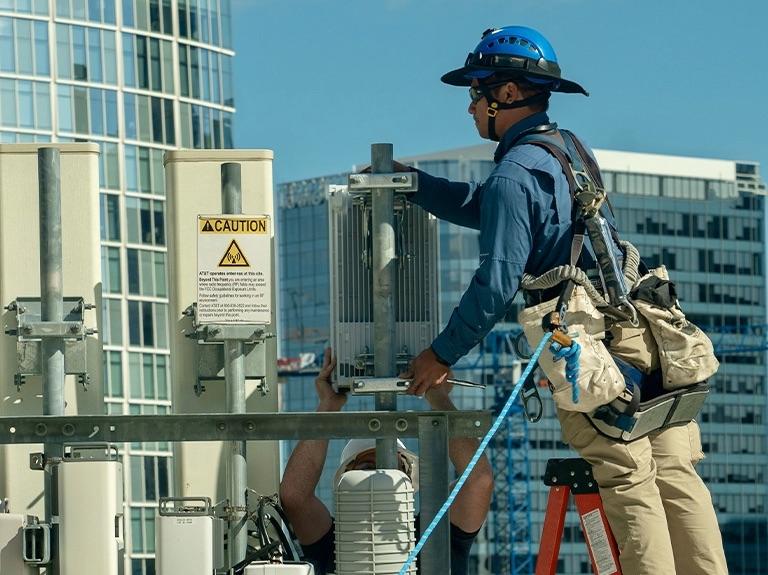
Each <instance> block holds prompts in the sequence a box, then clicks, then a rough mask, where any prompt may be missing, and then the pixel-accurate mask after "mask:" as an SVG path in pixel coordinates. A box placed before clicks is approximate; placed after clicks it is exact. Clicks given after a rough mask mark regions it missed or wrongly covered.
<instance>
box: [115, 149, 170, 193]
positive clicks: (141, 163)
mask: <svg viewBox="0 0 768 575" xmlns="http://www.w3.org/2000/svg"><path fill="white" fill-rule="evenodd" d="M125 178H126V189H128V190H129V191H131V192H141V193H144V194H155V195H159V196H162V195H165V171H164V169H163V150H158V149H157V148H145V147H143V146H132V145H130V144H126V146H125Z"/></svg>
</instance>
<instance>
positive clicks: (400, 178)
mask: <svg viewBox="0 0 768 575" xmlns="http://www.w3.org/2000/svg"><path fill="white" fill-rule="evenodd" d="M392 182H394V183H395V184H405V183H406V182H408V178H407V176H395V177H394V178H392Z"/></svg>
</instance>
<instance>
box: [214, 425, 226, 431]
mask: <svg viewBox="0 0 768 575" xmlns="http://www.w3.org/2000/svg"><path fill="white" fill-rule="evenodd" d="M216 428H217V429H218V430H219V431H224V430H225V429H226V428H227V425H226V424H225V423H219V424H218V425H217V426H216Z"/></svg>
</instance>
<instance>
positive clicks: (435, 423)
mask: <svg viewBox="0 0 768 575" xmlns="http://www.w3.org/2000/svg"><path fill="white" fill-rule="evenodd" d="M439 425H440V422H439V421H438V420H437V419H433V420H432V427H438V426H439Z"/></svg>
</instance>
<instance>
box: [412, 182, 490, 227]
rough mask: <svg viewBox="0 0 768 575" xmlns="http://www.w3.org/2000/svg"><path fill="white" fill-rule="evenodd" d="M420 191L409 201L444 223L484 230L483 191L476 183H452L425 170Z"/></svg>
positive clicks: (420, 183)
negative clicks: (481, 204)
mask: <svg viewBox="0 0 768 575" xmlns="http://www.w3.org/2000/svg"><path fill="white" fill-rule="evenodd" d="M416 171H417V172H418V174H419V191H418V192H416V193H415V194H413V195H410V196H409V197H408V199H409V200H410V201H412V202H413V203H414V204H418V205H419V206H421V207H422V208H424V209H425V210H427V211H428V212H429V213H431V214H434V215H435V216H437V217H438V218H440V219H441V220H445V221H447V222H451V223H452V224H456V225H459V226H463V227H465V228H472V229H475V230H477V229H480V202H479V196H480V188H481V186H480V185H479V184H478V183H476V182H469V183H467V182H451V181H450V180H446V179H445V178H436V177H435V176H431V175H429V174H427V173H426V172H422V171H421V170H416Z"/></svg>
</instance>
